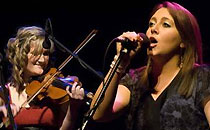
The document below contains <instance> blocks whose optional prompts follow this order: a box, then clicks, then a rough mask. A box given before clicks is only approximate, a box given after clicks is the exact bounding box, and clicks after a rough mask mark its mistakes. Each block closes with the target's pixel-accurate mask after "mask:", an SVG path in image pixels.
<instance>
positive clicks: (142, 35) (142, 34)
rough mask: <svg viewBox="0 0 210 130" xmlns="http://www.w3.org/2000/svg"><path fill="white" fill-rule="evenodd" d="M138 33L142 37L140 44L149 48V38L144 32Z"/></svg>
mask: <svg viewBox="0 0 210 130" xmlns="http://www.w3.org/2000/svg"><path fill="white" fill-rule="evenodd" d="M138 35H139V36H140V37H141V38H143V43H142V46H144V47H146V48H149V47H150V40H149V38H148V37H147V36H146V35H145V34H144V33H138Z"/></svg>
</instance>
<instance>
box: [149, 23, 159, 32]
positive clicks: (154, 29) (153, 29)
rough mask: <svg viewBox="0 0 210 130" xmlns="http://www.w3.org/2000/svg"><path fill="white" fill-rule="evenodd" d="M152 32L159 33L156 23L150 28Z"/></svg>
mask: <svg viewBox="0 0 210 130" xmlns="http://www.w3.org/2000/svg"><path fill="white" fill-rule="evenodd" d="M151 33H152V34H159V30H158V25H155V26H153V27H152V28H151Z"/></svg>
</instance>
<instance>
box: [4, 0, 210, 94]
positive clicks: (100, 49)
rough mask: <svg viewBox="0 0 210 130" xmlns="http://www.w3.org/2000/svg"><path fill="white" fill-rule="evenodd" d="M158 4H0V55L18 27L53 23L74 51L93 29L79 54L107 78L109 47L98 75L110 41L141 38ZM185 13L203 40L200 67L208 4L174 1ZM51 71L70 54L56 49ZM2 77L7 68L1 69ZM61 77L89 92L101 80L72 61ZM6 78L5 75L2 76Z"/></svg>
mask: <svg viewBox="0 0 210 130" xmlns="http://www.w3.org/2000/svg"><path fill="white" fill-rule="evenodd" d="M160 1H161V0H144V1H143V0H141V1H140V0H139V1H131V0H129V1H124V0H122V1H69V2H64V1H61V0H60V1H58V0H57V1H56V0H54V1H49V2H48V1H44V2H43V1H25V2H21V1H19V2H16V3H14V2H12V1H11V3H5V4H1V8H0V17H1V18H0V28H1V31H0V45H1V50H0V51H1V53H2V54H3V55H5V53H4V51H3V49H4V48H5V46H6V44H7V41H8V39H9V38H11V37H14V36H15V34H16V31H17V29H18V28H19V27H21V26H32V25H35V26H40V27H43V28H44V26H45V21H46V19H47V18H50V19H51V21H52V27H53V33H54V36H55V38H56V39H57V40H58V41H60V42H61V43H62V44H63V45H65V46H66V47H67V48H68V49H69V50H71V51H73V50H74V49H75V48H76V47H77V46H78V45H79V44H80V43H81V42H82V41H83V40H84V39H85V37H86V36H87V35H88V34H89V33H90V32H91V31H92V30H93V29H97V30H98V33H97V35H96V36H95V37H94V38H93V39H92V40H91V41H90V42H89V43H88V44H87V45H86V46H85V47H84V48H83V49H82V50H81V51H80V52H79V54H78V55H79V57H80V58H81V59H82V60H83V61H85V62H86V63H87V64H89V65H90V66H91V67H92V68H94V69H95V70H96V71H100V72H102V73H103V74H106V72H107V70H108V68H109V64H110V63H111V60H112V58H113V56H114V54H115V49H114V45H113V46H112V47H111V50H110V51H109V53H110V54H109V55H108V56H107V59H106V61H107V62H106V65H105V66H106V67H105V71H103V69H102V66H103V57H104V54H105V50H106V48H107V46H108V44H109V42H110V41H111V40H112V39H113V38H115V37H117V36H118V35H120V34H121V33H122V32H125V31H136V32H143V33H145V31H146V29H147V24H148V19H149V13H150V11H151V9H152V8H153V7H154V5H155V4H157V3H159V2H160ZM176 2H178V3H180V4H181V5H183V6H184V7H186V8H187V9H188V10H190V11H191V12H192V13H193V14H194V15H195V16H196V17H197V20H198V23H199V24H200V29H201V34H202V37H203V49H204V50H203V56H204V62H205V63H210V58H209V57H208V54H209V51H210V45H209V42H210V39H209V34H210V31H209V29H210V22H209V5H208V2H207V1H204V0H203V1H202V0H200V1H198V0H197V1H192V0H177V1H176ZM56 54H57V61H56V66H59V65H60V64H61V63H62V62H63V61H64V60H65V58H67V57H68V55H69V54H67V53H62V52H60V51H59V50H57V53H56ZM141 57H142V59H140V60H138V61H135V62H133V63H132V65H131V67H133V68H135V67H137V66H138V65H142V64H144V61H145V59H144V58H145V56H144V55H141ZM4 69H5V71H6V72H8V71H7V68H4ZM62 72H63V74H64V75H76V76H78V77H79V78H80V80H81V82H82V83H83V87H84V88H85V89H87V90H88V91H92V92H95V90H96V88H97V86H98V85H99V83H100V82H101V80H100V79H99V78H98V77H97V76H95V75H94V74H93V73H91V72H90V71H88V70H86V69H84V68H83V67H82V66H81V65H80V64H79V63H78V62H77V61H76V60H75V59H73V60H71V61H70V62H69V63H68V64H67V65H66V66H65V68H64V69H63V70H62ZM8 75H9V74H8V73H7V76H8Z"/></svg>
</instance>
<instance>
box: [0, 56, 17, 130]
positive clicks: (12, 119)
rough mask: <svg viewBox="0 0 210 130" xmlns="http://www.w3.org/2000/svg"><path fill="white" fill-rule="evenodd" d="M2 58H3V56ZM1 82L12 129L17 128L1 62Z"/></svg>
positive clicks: (15, 129)
mask: <svg viewBox="0 0 210 130" xmlns="http://www.w3.org/2000/svg"><path fill="white" fill-rule="evenodd" d="M2 59H3V56H2ZM0 62H3V61H0ZM0 84H1V88H2V89H1V90H2V91H3V96H4V99H5V106H6V108H7V113H8V114H7V115H8V116H9V121H10V123H11V125H12V129H13V130H17V125H16V124H15V121H14V117H13V115H12V110H11V107H10V96H9V93H8V89H7V88H6V87H5V79H4V74H3V65H2V63H0Z"/></svg>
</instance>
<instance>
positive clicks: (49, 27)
mask: <svg viewBox="0 0 210 130" xmlns="http://www.w3.org/2000/svg"><path fill="white" fill-rule="evenodd" d="M49 35H51V36H53V31H52V23H51V20H50V19H49V18H48V19H47V20H46V23H45V40H44V42H43V43H42V46H43V48H45V49H50V47H51V42H50V40H49V38H48V37H49Z"/></svg>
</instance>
